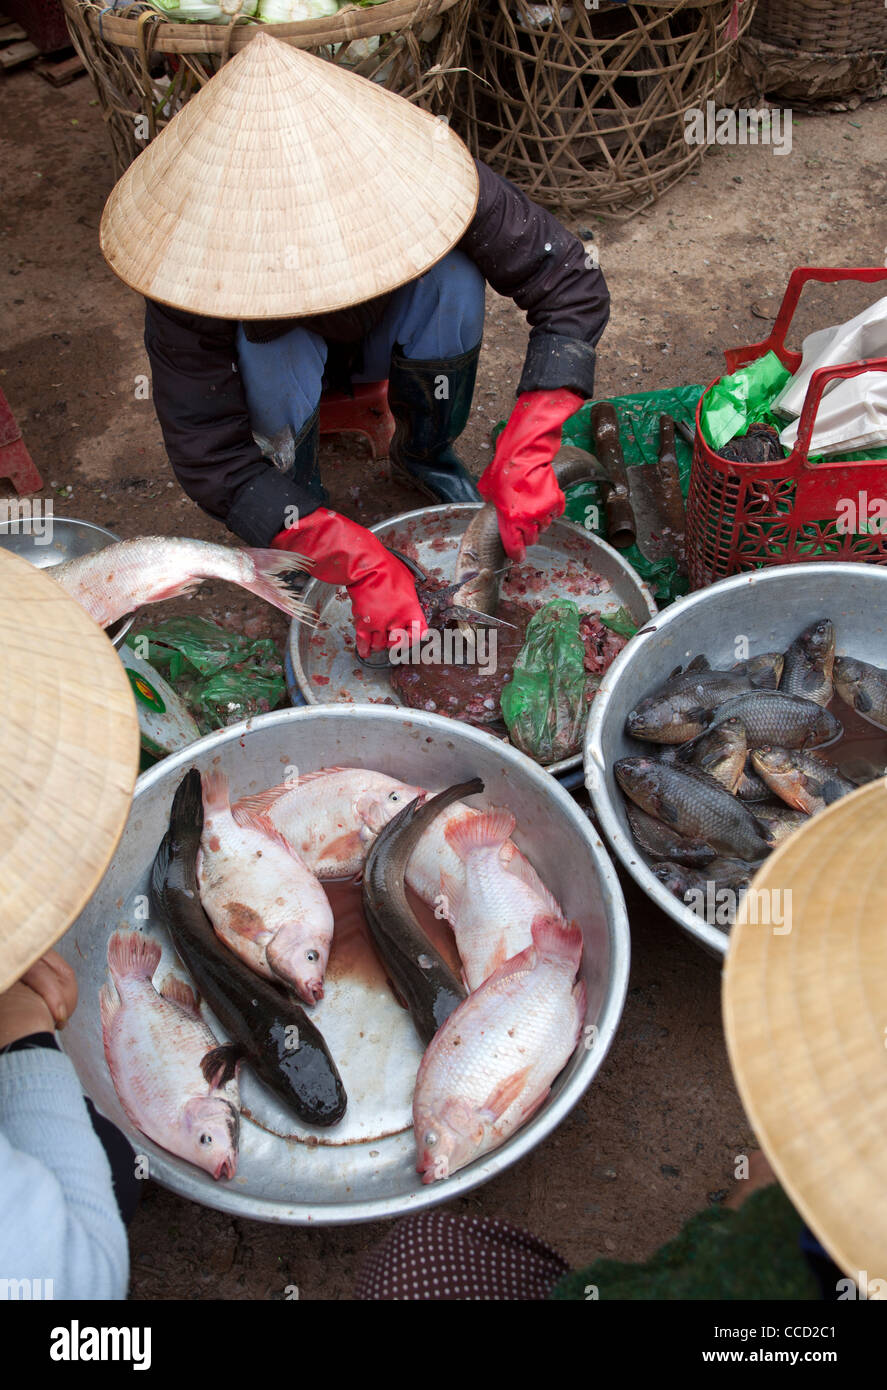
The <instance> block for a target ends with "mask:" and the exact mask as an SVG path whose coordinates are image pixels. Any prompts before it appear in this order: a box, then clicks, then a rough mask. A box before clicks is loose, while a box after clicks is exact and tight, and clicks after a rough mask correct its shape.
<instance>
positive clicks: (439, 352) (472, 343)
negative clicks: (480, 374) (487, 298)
mask: <svg viewBox="0 0 887 1390" xmlns="http://www.w3.org/2000/svg"><path fill="white" fill-rule="evenodd" d="M485 288H486V286H485V282H484V277H483V276H482V275H481V273H480V271H479V270H478V268H477V266H476V265H475V264H474V262H473V261H470V260H469V259H468V257H467V256H466V255H465V254H464V253H463V252H462V251H451V252H450V254H449V255H448V256H444V258H443V260H442V261H438V263H437V265H435V266H432V267H431V269H430V270H429V271H426V273H425V274H424V275H420V276H419V278H418V280H411V281H410V283H409V284H408V285H402V286H401V288H400V289H399V290H395V292H394V294H393V295H392V296H391V302H390V304H389V305H388V307H387V308H386V310H385V313H384V314H383V316H382V318H381V319H380V321H379V322H378V323H377V324H376V326H375V328H373V329H371V331H370V332H369V333H368V334H367V336H366V338H365V339H364V344H363V369H362V371H361V372H359V373H356V374H355V377H354V380H355V381H384V380H385V378H386V377H387V376H388V372H389V368H390V366H391V354H392V352H393V351H394V347H395V344H399V346H400V348H401V350H402V352H403V355H404V357H407V358H410V359H412V360H416V361H420V362H440V361H446V360H448V359H450V358H454V357H461V356H462V355H463V354H464V353H466V352H469V351H470V350H471V349H472V348H475V347H477V345H478V344H479V343H480V340H481V338H482V337H483V331H484V291H485Z"/></svg>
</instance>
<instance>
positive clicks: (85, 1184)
mask: <svg viewBox="0 0 887 1390" xmlns="http://www.w3.org/2000/svg"><path fill="white" fill-rule="evenodd" d="M128 1278H129V1252H128V1247H127V1239H126V1228H125V1226H124V1225H123V1221H122V1220H121V1218H120V1213H119V1211H118V1209H117V1203H116V1200H115V1198H114V1189H113V1186H112V1183H111V1169H110V1167H109V1164H108V1160H107V1157H106V1155H105V1151H104V1149H103V1148H102V1145H101V1142H100V1141H99V1138H98V1136H97V1135H96V1132H95V1130H94V1129H93V1127H92V1124H91V1122H90V1119H89V1114H88V1112H87V1109H86V1105H85V1103H84V1100H83V1095H82V1093H81V1090H80V1083H79V1082H78V1080H77V1074H76V1072H75V1071H74V1068H73V1066H72V1064H71V1062H70V1060H69V1059H68V1058H67V1057H65V1056H64V1054H63V1053H61V1052H58V1051H55V1050H53V1049H47V1048H42V1047H35V1048H33V1049H29V1050H27V1051H15V1052H7V1053H3V1054H0V1281H2V1280H4V1279H8V1280H13V1279H30V1280H32V1281H33V1280H36V1279H40V1280H42V1281H43V1283H42V1285H41V1288H42V1296H43V1297H44V1298H47V1297H52V1298H55V1299H63V1298H70V1299H124V1298H125V1297H126V1290H127V1282H128ZM50 1279H51V1280H52V1290H51V1293H47V1292H46V1281H47V1280H50ZM7 1287H8V1286H7ZM11 1296H13V1297H14V1296H16V1295H11ZM36 1296H38V1295H36V1294H35V1297H36Z"/></svg>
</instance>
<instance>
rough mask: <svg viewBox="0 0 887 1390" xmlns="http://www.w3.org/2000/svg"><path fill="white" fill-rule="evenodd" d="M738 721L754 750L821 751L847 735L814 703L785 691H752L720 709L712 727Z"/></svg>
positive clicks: (836, 720)
mask: <svg viewBox="0 0 887 1390" xmlns="http://www.w3.org/2000/svg"><path fill="white" fill-rule="evenodd" d="M733 718H737V719H739V720H741V722H742V723H743V724H744V726H745V735H746V739H747V741H748V746H749V750H751V749H753V748H765V747H778V748H818V747H821V746H822V745H823V744H826V743H834V741H835V739H837V738H840V736H841V733H842V732H843V727H842V725H841V721H840V720H839V719H836V718H835V716H834V715H833V714H832V713H831V712H830V711H829V710H827V709H823V708H822V706H821V705H818V704H816V702H815V701H814V700H804V699H802V698H801V697H800V696H799V695H785V694H783V692H782V691H781V690H751V691H748V692H746V693H745V694H744V695H736V696H734V698H733V699H731V700H725V701H724V703H723V704H722V705H719V706H718V708H717V709H716V710H715V712H714V714H713V715H712V718H711V723H712V725H717V724H723V723H725V721H726V720H728V719H733Z"/></svg>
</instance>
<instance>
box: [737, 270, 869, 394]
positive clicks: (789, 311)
mask: <svg viewBox="0 0 887 1390" xmlns="http://www.w3.org/2000/svg"><path fill="white" fill-rule="evenodd" d="M810 280H818V281H819V282H820V284H823V285H836V284H838V283H839V282H840V281H842V280H858V281H860V282H862V283H863V284H869V285H871V284H875V283H876V282H877V281H878V280H887V266H885V265H874V266H862V267H859V268H857V269H849V268H847V267H844V268H837V267H831V268H830V267H828V266H813V265H802V266H797V267H796V268H795V269H794V270H793V271H792V273H791V275H790V276H789V278H788V285H787V287H786V291H785V294H784V295H783V297H782V303H781V304H780V306H779V313H778V314H777V315H776V321H775V323H774V324H773V327H772V328H771V329H770V333H769V336H768V337H766V338H765V339H764V340H763V342H760V343H750V344H749V345H748V346H747V347H741V348H727V349H726V351H725V353H724V360H725V361H726V364H727V371H728V372H735V371H736V369H737V367H741V366H744V365H745V363H747V362H752V361H754V360H755V359H756V358H758V357H763V356H764V353H765V352H770V351H771V350H772V351H773V352H775V353H776V356H777V357H778V358H779V360H780V361H781V362H783V363H784V365H785V366H787V367H790V368H791V369H792V370H793V371H797V369H798V367H799V366H800V364H801V357H800V353H797V352H792V351H791V349H790V348H787V347H786V346H785V335H786V333H787V332H788V330H789V326H790V325H791V321H792V319H793V318H794V314H795V310H796V309H797V307H798V300H799V299H800V297H801V290H802V289H803V288H804V286H805V285H806V284H807V283H808V282H809V281H810ZM787 359H788V360H787ZM811 384H812V382H811ZM801 418H802V419H803V415H802V417H801Z"/></svg>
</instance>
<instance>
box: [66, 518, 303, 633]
mask: <svg viewBox="0 0 887 1390" xmlns="http://www.w3.org/2000/svg"><path fill="white" fill-rule="evenodd" d="M310 563H311V562H310V561H309V560H306V559H305V558H304V557H303V556H301V555H295V554H292V553H290V552H289V551H286V550H247V549H237V548H236V547H234V546H227V545H212V544H211V543H210V542H209V541H192V540H184V539H181V538H178V537H175V536H140V537H139V538H138V539H137V540H131V541H118V542H117V543H116V544H114V545H107V546H105V548H104V550H96V551H94V552H93V553H92V554H91V555H83V556H81V558H80V559H79V560H68V561H67V563H66V564H64V565H54V566H52V568H51V569H50V570H49V571H48V573H49V574H50V576H51V577H52V578H53V579H54V580H55V581H56V583H58V584H61V586H62V588H63V589H66V590H67V592H68V593H69V594H70V595H71V597H72V598H75V599H76V600H77V602H78V603H79V604H80V606H81V608H85V609H86V611H87V613H88V614H89V615H90V617H91V618H94V619H95V621H96V622H97V623H98V624H99V625H100V626H101V627H108V626H109V625H110V624H111V623H114V622H116V621H117V619H118V618H122V617H124V616H125V615H126V614H127V613H132V612H133V611H134V610H135V609H136V608H141V607H142V605H143V604H146V603H161V602H162V601H163V600H164V599H168V598H177V597H179V595H181V594H191V593H193V592H194V590H195V589H197V588H198V587H199V586H200V584H202V583H203V581H204V579H226V580H228V582H229V583H231V584H237V585H239V587H240V588H241V589H248V590H249V592H250V593H251V594H257V595H258V597H259V598H263V599H265V600H266V602H267V603H271V604H273V605H274V607H275V608H279V609H281V611H282V612H284V613H286V614H288V615H289V617H291V618H298V619H299V621H300V622H303V623H308V624H312V623H313V620H314V618H315V614H314V612H313V610H312V609H311V608H310V607H308V606H307V605H306V604H304V603H301V602H300V601H299V600H298V599H297V598H295V596H294V595H293V593H292V591H291V589H290V588H289V587H288V585H287V579H288V577H290V576H292V575H293V574H297V573H299V572H301V571H303V570H307V569H308V568H309V566H310Z"/></svg>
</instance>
